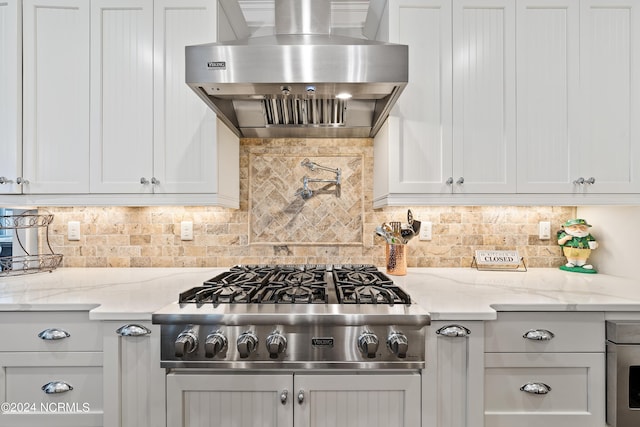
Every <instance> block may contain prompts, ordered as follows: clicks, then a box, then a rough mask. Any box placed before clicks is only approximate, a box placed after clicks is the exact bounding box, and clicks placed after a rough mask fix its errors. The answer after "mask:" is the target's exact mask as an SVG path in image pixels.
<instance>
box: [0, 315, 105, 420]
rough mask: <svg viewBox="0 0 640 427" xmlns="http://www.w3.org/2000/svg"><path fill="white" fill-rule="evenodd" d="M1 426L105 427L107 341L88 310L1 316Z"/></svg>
mask: <svg viewBox="0 0 640 427" xmlns="http://www.w3.org/2000/svg"><path fill="white" fill-rule="evenodd" d="M0 334H1V335H2V336H3V337H5V338H6V339H5V340H4V344H3V346H2V348H0V401H1V402H6V403H5V404H3V407H2V409H3V413H2V414H0V426H10V427H18V426H33V427H35V426H42V425H48V426H61V427H62V426H64V427H69V426H84V427H88V426H90V427H99V426H102V425H103V424H102V415H103V404H102V402H103V394H102V340H101V338H100V335H101V334H100V328H99V324H97V323H92V322H91V321H90V320H89V315H88V313H87V312H4V313H1V314H0Z"/></svg>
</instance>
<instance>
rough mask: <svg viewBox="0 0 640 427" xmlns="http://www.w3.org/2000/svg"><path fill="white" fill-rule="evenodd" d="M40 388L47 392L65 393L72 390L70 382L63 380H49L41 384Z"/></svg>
mask: <svg viewBox="0 0 640 427" xmlns="http://www.w3.org/2000/svg"><path fill="white" fill-rule="evenodd" d="M42 390H43V391H44V392H45V393H47V394H56V393H66V392H68V391H71V390H73V387H72V386H71V384H67V383H65V382H64V381H51V382H50V383H47V384H45V385H43V386H42Z"/></svg>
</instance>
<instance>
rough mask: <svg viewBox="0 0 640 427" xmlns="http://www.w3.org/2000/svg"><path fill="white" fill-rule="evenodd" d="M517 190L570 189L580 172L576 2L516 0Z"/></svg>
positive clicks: (577, 18)
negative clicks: (576, 157)
mask: <svg viewBox="0 0 640 427" xmlns="http://www.w3.org/2000/svg"><path fill="white" fill-rule="evenodd" d="M516 7H517V10H516V31H517V35H516V44H517V51H518V55H517V73H518V105H517V111H518V162H517V164H518V192H520V193H571V192H572V191H574V184H573V181H574V180H576V179H577V178H578V176H579V173H580V172H579V170H578V168H577V164H576V162H575V160H576V159H575V150H576V148H578V147H579V144H580V141H579V126H580V119H579V108H580V106H579V99H578V97H579V92H578V91H579V78H580V73H579V37H580V34H579V31H580V24H579V12H580V11H579V0H519V1H518V2H517V3H516Z"/></svg>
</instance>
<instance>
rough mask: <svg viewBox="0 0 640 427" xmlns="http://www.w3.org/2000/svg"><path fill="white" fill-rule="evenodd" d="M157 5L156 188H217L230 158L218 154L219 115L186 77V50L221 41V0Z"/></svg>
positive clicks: (190, 190)
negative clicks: (221, 163) (218, 31)
mask: <svg viewBox="0 0 640 427" xmlns="http://www.w3.org/2000/svg"><path fill="white" fill-rule="evenodd" d="M154 7H155V12H154V13H155V19H154V51H155V53H154V86H155V87H154V176H155V177H156V179H157V180H158V182H159V183H158V184H157V185H156V186H155V189H154V191H155V192H156V193H158V192H162V193H213V192H216V191H217V188H216V183H217V182H216V180H217V177H218V167H217V164H218V161H225V160H224V159H222V160H220V159H218V158H217V156H218V153H217V150H216V146H217V143H218V141H217V138H216V115H215V113H214V112H213V111H212V110H211V109H210V108H208V107H207V106H206V105H205V103H204V102H202V100H201V99H200V98H199V97H198V96H197V95H196V94H195V93H194V92H193V91H192V90H191V89H190V88H189V86H187V84H186V83H185V60H184V52H185V46H188V45H193V44H202V43H211V42H215V41H216V28H217V24H216V22H217V14H216V11H217V1H211V0H156V1H155V3H154ZM228 160H233V159H228Z"/></svg>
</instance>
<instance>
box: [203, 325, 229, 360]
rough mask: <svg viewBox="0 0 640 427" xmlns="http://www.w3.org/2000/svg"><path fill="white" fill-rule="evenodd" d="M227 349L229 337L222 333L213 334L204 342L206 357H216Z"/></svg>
mask: <svg viewBox="0 0 640 427" xmlns="http://www.w3.org/2000/svg"><path fill="white" fill-rule="evenodd" d="M225 348H227V337H225V336H224V334H223V333H222V332H220V331H215V332H212V333H210V334H209V335H207V339H206V340H205V341H204V357H209V358H211V357H214V356H215V355H216V354H218V353H221V352H222V351H223V350H224V349H225Z"/></svg>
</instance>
